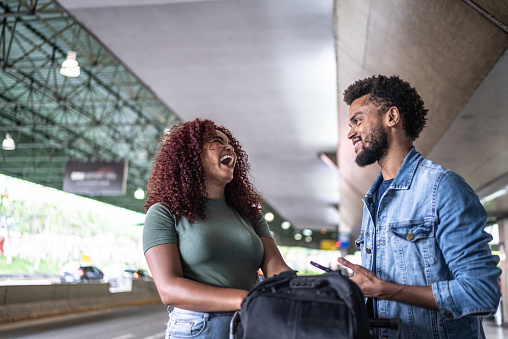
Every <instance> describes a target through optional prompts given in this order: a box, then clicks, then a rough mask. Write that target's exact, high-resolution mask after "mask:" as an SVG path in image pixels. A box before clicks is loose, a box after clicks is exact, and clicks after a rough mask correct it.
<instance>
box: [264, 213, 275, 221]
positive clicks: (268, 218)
mask: <svg viewBox="0 0 508 339" xmlns="http://www.w3.org/2000/svg"><path fill="white" fill-rule="evenodd" d="M274 218H275V216H274V215H273V213H270V212H268V213H266V214H265V220H266V221H268V222H270V221H273V219H274Z"/></svg>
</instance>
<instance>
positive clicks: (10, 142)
mask: <svg viewBox="0 0 508 339" xmlns="http://www.w3.org/2000/svg"><path fill="white" fill-rule="evenodd" d="M15 148H16V144H15V143H14V139H12V137H11V135H10V134H9V133H7V135H6V136H5V139H4V141H3V142H2V149H4V150H6V151H12V150H13V149H15Z"/></svg>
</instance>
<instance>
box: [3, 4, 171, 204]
mask: <svg viewBox="0 0 508 339" xmlns="http://www.w3.org/2000/svg"><path fill="white" fill-rule="evenodd" d="M0 20H1V24H0V55H1V58H0V65H1V71H0V72H1V73H0V137H1V139H2V140H3V138H4V137H5V135H6V133H9V134H10V135H11V136H12V137H13V139H14V141H15V143H16V149H15V150H14V151H5V150H0V151H1V152H2V153H1V156H0V172H1V173H4V174H6V175H10V176H13V177H18V178H22V179H25V180H29V181H32V182H35V183H38V184H41V185H45V186H49V187H53V188H57V189H62V187H63V179H64V176H65V164H66V162H67V161H69V160H75V161H98V160H102V161H119V160H124V159H126V160H127V161H128V175H127V189H126V194H125V195H123V196H94V197H93V198H94V199H96V200H100V201H103V202H106V203H110V204H113V205H117V206H120V207H124V208H127V209H130V210H134V211H138V212H141V207H142V205H143V201H142V200H136V199H134V197H133V193H134V191H135V190H136V189H137V188H138V187H142V188H146V182H147V180H148V177H149V174H150V163H151V158H152V156H153V152H154V149H155V146H156V143H157V140H158V139H159V138H160V136H161V135H162V133H163V132H164V129H166V128H169V127H171V126H173V125H174V124H176V123H178V122H179V118H178V117H177V116H176V115H175V114H174V112H172V110H171V109H170V108H168V107H167V106H166V105H164V104H163V103H162V102H161V101H160V100H159V99H158V98H157V97H156V96H155V95H154V94H153V93H152V92H151V91H150V89H149V88H147V86H145V85H144V84H143V83H142V82H141V81H140V80H139V79H138V78H137V77H136V76H135V75H134V74H133V73H132V72H131V71H129V69H127V68H126V67H125V66H123V65H122V64H121V63H120V62H118V61H117V60H116V58H115V56H114V55H112V54H111V53H110V52H109V51H108V50H107V49H106V48H105V47H104V46H102V45H101V43H100V41H98V40H97V39H96V38H94V36H92V35H91V34H90V33H89V32H87V30H85V29H84V28H83V27H81V26H80V25H79V24H78V23H77V22H76V21H75V20H74V19H73V18H72V17H71V16H70V15H69V14H68V13H66V12H65V11H64V10H63V9H62V8H61V7H60V6H59V4H58V3H57V2H55V1H48V0H42V1H16V0H10V1H0ZM69 50H73V51H76V54H77V60H78V62H79V66H80V68H81V74H80V76H79V77H76V78H69V77H64V76H62V75H61V74H60V73H59V70H60V67H61V64H62V62H63V61H64V60H65V58H66V56H67V53H68V52H69Z"/></svg>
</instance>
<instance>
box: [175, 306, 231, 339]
mask: <svg viewBox="0 0 508 339" xmlns="http://www.w3.org/2000/svg"><path fill="white" fill-rule="evenodd" d="M168 311H169V321H168V326H167V328H166V339H175V338H199V339H228V338H229V324H230V322H231V318H233V315H234V313H235V312H195V311H189V310H184V309H181V308H177V307H174V308H172V307H168Z"/></svg>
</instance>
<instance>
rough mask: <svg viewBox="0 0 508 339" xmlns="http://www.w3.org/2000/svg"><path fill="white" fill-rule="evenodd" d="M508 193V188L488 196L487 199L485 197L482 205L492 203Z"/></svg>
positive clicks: (481, 200) (482, 199)
mask: <svg viewBox="0 0 508 339" xmlns="http://www.w3.org/2000/svg"><path fill="white" fill-rule="evenodd" d="M507 193H508V186H506V187H503V188H501V189H500V190H497V191H495V192H494V193H491V194H489V195H487V196H486V197H483V198H481V199H480V202H481V203H482V204H485V203H487V202H491V201H492V200H495V199H497V198H499V197H501V196H503V195H505V194H507Z"/></svg>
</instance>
